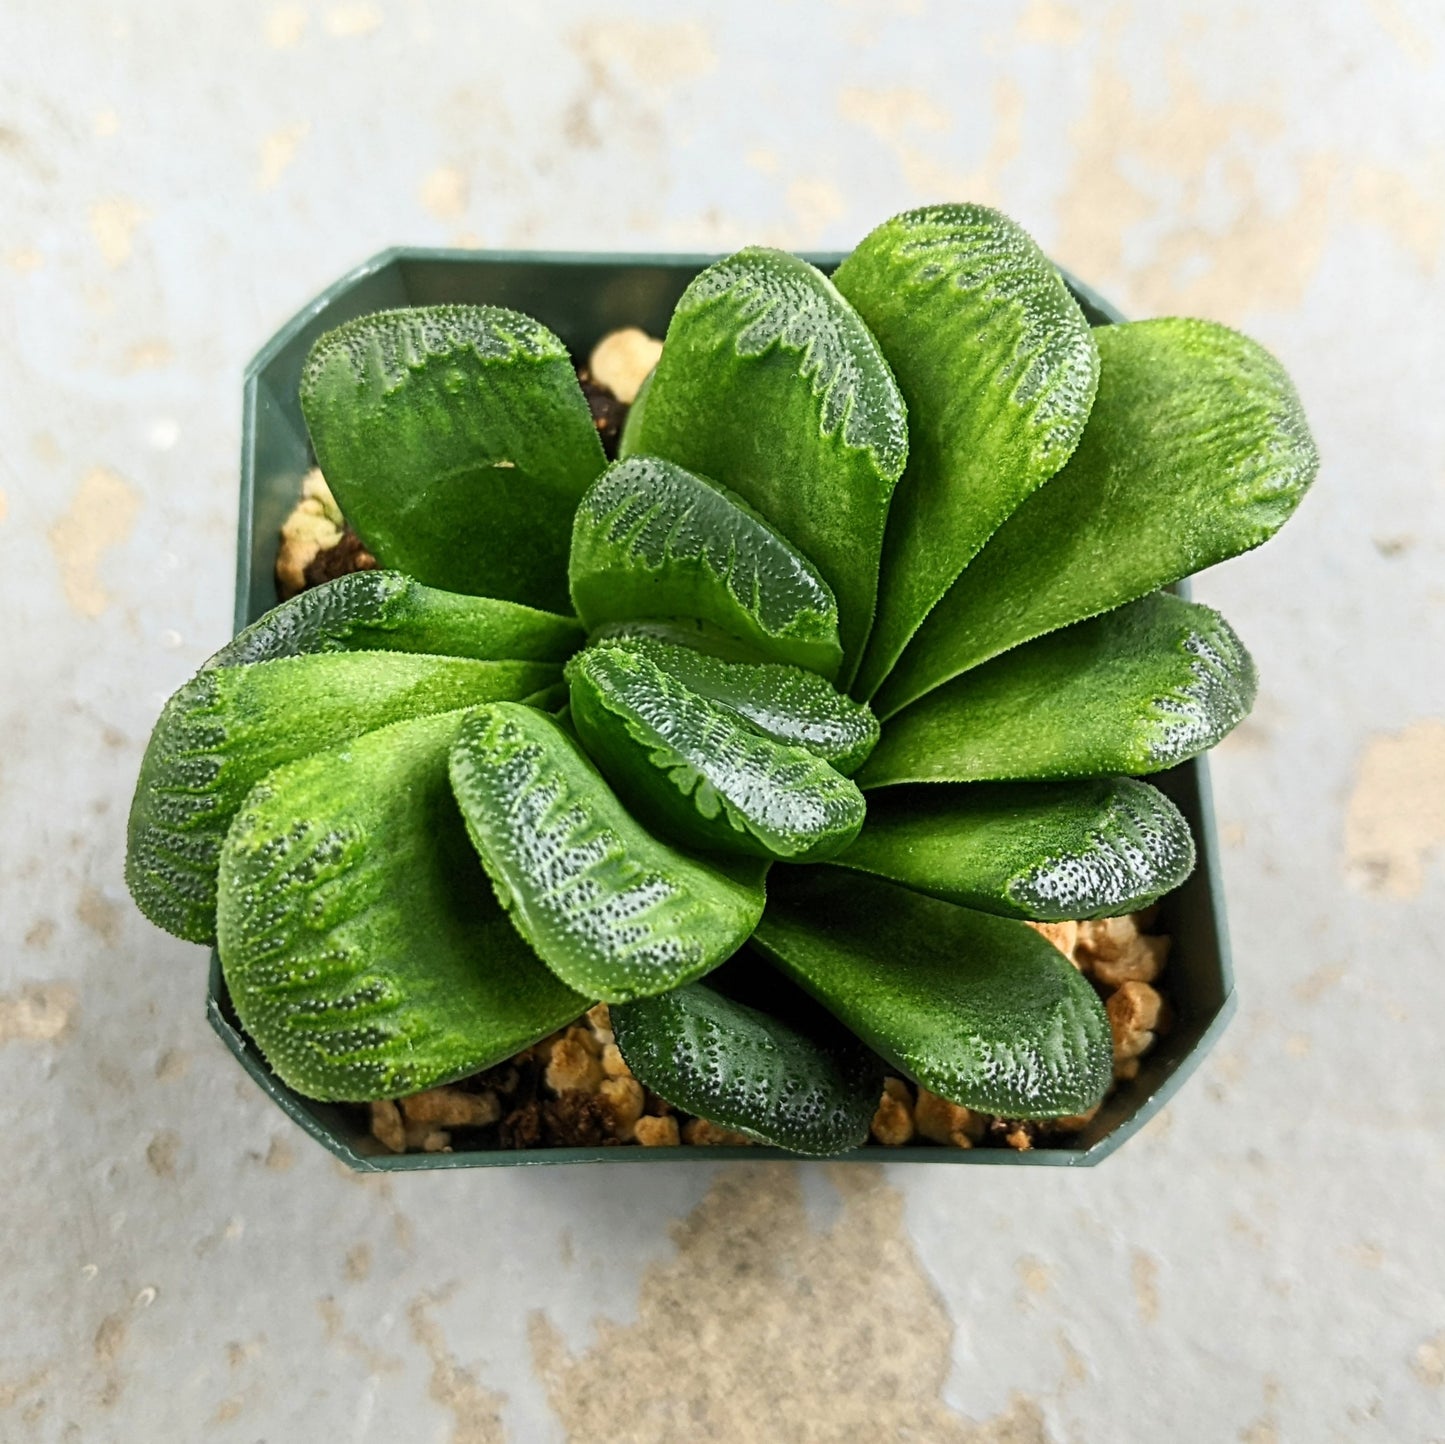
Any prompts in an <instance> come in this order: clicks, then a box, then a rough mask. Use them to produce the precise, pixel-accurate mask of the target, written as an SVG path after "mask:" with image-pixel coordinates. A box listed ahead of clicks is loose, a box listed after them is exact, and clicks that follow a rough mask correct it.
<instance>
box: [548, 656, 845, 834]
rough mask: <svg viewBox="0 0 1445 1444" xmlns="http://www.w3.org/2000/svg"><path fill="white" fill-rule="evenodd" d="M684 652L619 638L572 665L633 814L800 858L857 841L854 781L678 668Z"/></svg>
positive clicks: (594, 736)
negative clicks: (697, 687)
mask: <svg viewBox="0 0 1445 1444" xmlns="http://www.w3.org/2000/svg"><path fill="white" fill-rule="evenodd" d="M680 653H681V649H679V648H666V647H662V646H659V645H658V644H653V645H651V646H639V645H638V644H637V643H636V642H635V641H634V642H628V641H623V640H620V639H619V640H616V641H609V642H603V643H600V644H599V645H597V646H593V647H589V648H588V649H587V650H586V651H585V652H581V653H579V654H578V655H577V656H576V657H575V658H574V659H573V660H572V662H571V664H570V665H569V666H568V669H567V678H568V681H569V682H570V684H571V688H572V693H571V701H572V721H573V723H574V725H575V726H576V728H577V733H578V735H579V736H580V737H581V739H582V742H583V745H584V746H585V747H586V748H587V751H588V752H589V753H590V754H591V756H592V759H593V761H594V762H596V763H597V765H598V766H599V767H600V768H601V769H602V772H603V774H604V775H605V776H606V778H607V780H608V781H609V782H610V783H611V784H612V785H613V787H615V788H616V789H617V791H618V792H619V793H620V794H621V796H622V797H623V798H625V799H626V801H627V803H628V805H629V807H631V809H632V810H633V812H635V813H636V814H637V815H638V816H639V817H640V818H641V819H642V820H643V821H644V822H646V823H647V824H648V825H649V826H650V827H652V828H653V829H654V830H655V831H657V832H659V833H661V834H662V835H663V836H664V837H669V838H671V839H672V840H673V841H675V842H679V843H681V844H683V845H685V846H691V847H699V848H703V849H705V850H707V851H720V852H733V853H745V854H750V855H752V856H754V857H765V858H778V859H783V860H786V861H793V862H801V861H807V860H811V859H816V858H823V857H831V856H832V855H833V854H834V853H835V852H837V851H839V849H841V848H844V847H846V846H847V845H848V843H849V842H851V841H852V840H853V838H854V837H856V836H857V835H858V829H859V828H860V827H862V825H863V812H864V804H863V794H862V793H861V792H859V791H858V788H857V787H856V786H855V785H854V783H852V782H850V781H849V780H848V778H846V777H844V776H843V774H842V773H840V772H837V771H835V770H834V769H833V768H832V767H830V766H829V765H828V764H827V763H826V762H825V761H824V760H823V759H822V758H821V757H817V756H815V755H814V754H813V753H812V752H810V751H808V750H807V749H806V748H804V747H800V746H798V745H797V744H794V743H783V742H779V741H777V740H776V739H775V738H773V737H770V736H769V735H768V734H766V733H765V732H762V731H760V730H759V729H758V728H757V727H755V726H753V725H752V724H751V723H750V722H747V721H745V720H744V719H743V717H742V716H741V715H740V714H739V713H737V712H735V711H733V710H732V709H731V708H730V707H727V706H725V705H724V704H723V703H721V702H717V701H714V700H713V699H712V698H710V697H707V696H705V695H703V694H701V693H699V692H695V691H694V690H693V689H692V688H691V687H689V686H688V685H687V683H686V682H685V681H684V680H683V679H682V678H681V677H680V676H679V675H678V672H677V670H676V669H674V668H673V667H670V666H669V665H668V663H669V661H671V660H673V659H675V658H677V657H678V656H679V654H680ZM688 660H689V661H690V660H691V659H688ZM714 665H715V666H716V667H717V668H718V669H721V668H724V667H726V666H728V664H727V663H725V662H718V663H714ZM761 665H762V666H767V665H769V664H766V663H764V664H761ZM750 670H756V669H755V668H754V669H750ZM806 675H810V676H811V675H813V674H811V673H809V674H806ZM847 705H849V706H851V705H852V704H847Z"/></svg>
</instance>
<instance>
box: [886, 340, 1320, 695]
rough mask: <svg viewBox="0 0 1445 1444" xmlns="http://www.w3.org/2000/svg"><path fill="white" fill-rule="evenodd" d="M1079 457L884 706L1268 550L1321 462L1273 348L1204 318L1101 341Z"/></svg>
mask: <svg viewBox="0 0 1445 1444" xmlns="http://www.w3.org/2000/svg"><path fill="white" fill-rule="evenodd" d="M1094 334H1095V336H1096V338H1097V341H1098V346H1099V354H1100V360H1101V369H1100V373H1099V391H1098V395H1097V396H1096V398H1095V400H1094V409H1093V411H1092V412H1091V413H1090V415H1089V423H1088V426H1087V427H1086V428H1085V430H1084V435H1083V437H1082V439H1081V440H1080V442H1079V446H1078V449H1077V450H1076V451H1075V453H1074V455H1073V457H1072V458H1071V459H1070V460H1069V462H1068V464H1067V465H1066V466H1065V467H1064V469H1063V470H1062V471H1061V472H1060V473H1059V474H1058V475H1057V476H1056V477H1054V479H1053V480H1052V481H1050V482H1048V483H1047V484H1046V485H1044V486H1042V487H1040V488H1039V490H1038V491H1036V492H1035V493H1034V494H1033V495H1032V496H1031V497H1029V499H1028V500H1027V501H1025V502H1024V503H1023V505H1022V506H1020V507H1019V509H1018V510H1017V511H1016V512H1015V513H1014V514H1013V516H1011V517H1010V518H1009V520H1008V521H1007V522H1005V523H1004V524H1003V526H1001V527H1000V528H999V529H998V531H997V532H995V534H994V536H993V538H992V539H991V540H990V541H989V543H988V545H987V546H985V547H984V549H983V550H982V551H981V552H980V553H979V554H978V556H977V557H976V558H975V560H974V561H973V563H972V564H971V565H970V566H969V567H968V569H967V570H966V571H965V572H964V573H963V575H962V576H961V577H959V579H958V581H957V582H955V583H954V585H953V587H952V588H951V589H950V591H949V593H948V595H947V596H946V597H944V599H943V600H942V601H941V602H940V603H939V604H938V606H937V607H936V608H935V609H934V611H933V612H932V614H931V615H930V616H929V618H928V620H927V621H926V622H925V623H924V624H923V626H922V627H921V628H920V629H919V631H918V633H917V635H916V636H915V637H914V639H913V642H912V644H911V645H910V646H909V648H908V650H907V651H906V652H905V653H904V655H903V657H902V658H901V660H900V661H899V663H898V665H897V667H896V668H895V669H894V671H893V673H892V675H891V676H890V677H889V678H888V680H887V682H885V683H884V685H883V687H882V688H881V689H880V690H879V692H878V695H877V700H876V703H875V705H876V706H877V708H878V710H879V715H880V716H884V717H887V716H890V715H891V714H892V713H894V712H896V711H898V710H899V709H901V708H902V707H904V706H906V705H907V703H908V702H910V701H912V700H913V699H914V698H916V697H920V696H922V695H923V694H924V693H925V692H927V691H929V690H930V689H932V688H934V687H938V686H941V685H942V684H943V683H944V682H946V681H948V679H949V678H950V677H954V676H957V675H958V674H959V673H960V672H964V671H966V670H967V669H968V668H970V667H976V666H978V665H979V663H981V662H985V661H987V660H988V659H989V658H990V657H993V656H997V655H998V654H999V653H1000V652H1003V651H1006V650H1007V649H1008V648H1010V647H1013V646H1016V645H1018V644H1019V643H1020V642H1026V641H1028V640H1029V639H1030V638H1032V637H1037V636H1041V635H1043V634H1044V633H1045V632H1050V631H1053V630H1055V629H1056V628H1058V627H1063V626H1067V625H1069V624H1070V623H1071V622H1077V621H1080V620H1082V619H1083V618H1085V617H1091V616H1094V615H1096V614H1097V613H1099V612H1103V611H1107V610H1108V609H1109V608H1111V607H1117V606H1120V605H1121V604H1122V603H1124V602H1128V601H1132V600H1133V599H1134V598H1136V597H1140V596H1143V595H1145V594H1146V593H1148V592H1151V591H1154V590H1155V589H1156V588H1158V587H1162V586H1167V585H1168V584H1169V583H1171V582H1174V581H1177V580H1178V579H1179V578H1180V577H1183V576H1186V575H1188V574H1189V573H1190V572H1195V571H1198V570H1200V568H1202V567H1207V566H1212V565H1213V564H1214V563H1215V562H1220V561H1223V560H1225V559H1226V558H1227V557H1232V556H1235V555H1236V554H1237V553H1239V552H1243V551H1247V550H1249V548H1251V547H1255V546H1258V545H1259V544H1260V543H1261V542H1264V541H1267V540H1268V539H1269V538H1270V537H1271V536H1273V535H1274V533H1275V532H1276V531H1278V530H1279V528H1280V527H1281V526H1283V525H1284V523H1285V521H1286V520H1287V519H1288V518H1289V516H1290V515H1291V514H1292V513H1293V512H1294V509H1295V507H1296V506H1297V505H1298V504H1299V501H1300V498H1301V497H1302V496H1303V495H1304V493H1305V491H1306V489H1307V488H1308V487H1309V485H1310V483H1311V482H1312V481H1313V480H1314V476H1315V472H1316V470H1317V469H1318V466H1319V455H1318V453H1317V451H1316V450H1315V444H1314V441H1313V439H1312V438H1311V436H1310V433H1309V427H1308V425H1307V423H1306V421H1305V417H1304V412H1303V410H1302V408H1301V406H1300V401H1299V397H1298V396H1297V395H1296V394H1295V389H1294V387H1293V385H1292V384H1291V383H1290V380H1289V377H1288V376H1286V375H1285V372H1284V369H1283V368H1282V367H1281V366H1280V364H1279V363H1278V362H1277V361H1276V360H1275V359H1274V357H1272V356H1271V355H1270V354H1269V353H1268V352H1267V351H1265V350H1264V348H1263V347H1261V346H1259V345H1258V344H1257V343H1256V342H1254V341H1251V340H1249V339H1248V338H1247V337H1245V336H1241V335H1239V334H1238V333H1237V332H1235V331H1231V330H1229V329H1228V328H1227V327H1224V326H1219V325H1215V324H1214V323H1213V322H1209V321H1185V320H1160V321H1135V322H1129V323H1127V324H1124V325H1120V326H1106V327H1103V328H1102V329H1100V330H1098V331H1096V332H1095V333H1094Z"/></svg>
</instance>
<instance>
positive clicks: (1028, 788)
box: [834, 777, 1194, 921]
mask: <svg viewBox="0 0 1445 1444" xmlns="http://www.w3.org/2000/svg"><path fill="white" fill-rule="evenodd" d="M834 861H836V862H837V863H838V864H839V865H840V866H842V867H851V868H856V869H858V870H859V871H860V872H870V873H875V874H877V875H878V876H879V877H886V878H888V879H890V880H891V881H893V882H898V883H902V884H903V885H904V886H905V887H909V888H912V889H913V890H914V891H915V892H926V893H928V894H930V895H931V896H933V897H940V898H943V899H945V900H946V901H948V902H954V903H959V904H961V905H962V906H964V907H971V908H978V909H979V910H980V911H982V912H989V913H999V914H1001V915H1003V916H1005V917H1016V918H1036V919H1043V920H1050V921H1054V920H1059V919H1064V918H1095V917H1116V916H1119V915H1121V914H1123V913H1130V912H1134V911H1136V910H1137V909H1139V908H1142V907H1145V906H1147V905H1148V904H1149V903H1151V902H1153V901H1154V900H1155V899H1156V898H1159V897H1162V896H1163V895H1164V894H1165V893H1166V892H1169V891H1171V890H1172V889H1173V888H1176V887H1178V886H1179V885H1180V883H1182V882H1183V881H1184V879H1185V878H1187V877H1188V876H1189V874H1190V872H1191V871H1193V868H1194V839H1193V838H1192V837H1191V836H1190V833H1189V824H1188V823H1187V822H1185V820H1184V818H1183V817H1182V816H1181V815H1180V812H1179V809H1178V808H1177V807H1175V806H1174V804H1173V803H1172V802H1170V801H1169V799H1168V798H1167V797H1165V796H1164V794H1163V793H1162V792H1160V791H1159V789H1158V788H1156V787H1151V786H1149V784H1148V783H1147V782H1138V781H1136V780H1135V779H1133V778H1131V777H1103V778H1097V779H1089V780H1086V781H1080V782H999V783H988V782H979V783H971V784H969V785H967V786H962V787H950V786H937V785H934V786H930V787H922V788H890V789H888V790H886V791H884V792H881V793H879V794H877V795H876V796H875V797H874V798H873V800H872V802H871V803H870V804H869V808H868V822H867V825H866V826H865V827H864V829H863V832H862V834H861V835H860V836H859V838H858V840H857V841H856V842H855V843H854V844H853V845H852V846H851V847H849V848H848V849H847V850H846V851H845V852H843V853H842V854H841V855H839V856H838V857H837V858H835V859H834Z"/></svg>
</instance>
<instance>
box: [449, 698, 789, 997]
mask: <svg viewBox="0 0 1445 1444" xmlns="http://www.w3.org/2000/svg"><path fill="white" fill-rule="evenodd" d="M451 777H452V788H453V790H454V791H455V793H456V796H457V800H458V802H460V804H461V809H462V815H463V817H465V818H466V822H467V829H468V831H469V832H470V833H471V836H472V841H473V843H474V844H475V845H476V849H477V851H478V852H479V853H480V854H481V858H482V863H483V865H484V866H485V867H486V870H487V872H488V874H489V875H490V877H491V879H492V883H493V886H494V887H495V888H496V890H497V896H498V897H499V898H500V899H501V902H502V905H503V907H505V908H506V909H508V911H509V913H510V915H511V918H512V921H513V923H514V924H515V925H516V927H517V930H518V932H520V933H521V935H522V936H523V937H524V938H526V940H527V941H528V942H529V943H531V945H532V946H533V947H534V948H535V949H536V950H537V953H538V955H539V956H540V957H541V958H542V961H543V962H545V963H546V964H547V966H548V967H549V968H551V969H552V971H553V972H554V973H556V974H557V976H558V977H560V978H561V979H562V980H563V982H565V983H567V984H569V985H570V986H571V987H574V988H576V989H578V991H579V992H583V993H586V994H587V996H588V997H589V998H601V999H602V1000H603V1001H605V1002H609V1003H621V1002H627V1001H629V1000H630V999H632V998H640V997H647V996H649V995H650V994H653V993H660V992H665V991H666V990H667V989H668V988H675V987H677V986H678V984H680V983H686V982H690V981H691V980H692V979H694V978H698V977H701V976H702V974H703V973H706V972H708V971H709V970H710V969H712V968H715V967H716V966H717V965H718V964H719V963H721V962H723V961H724V960H725V959H727V958H728V957H730V956H731V955H732V954H733V953H734V952H736V951H737V950H738V948H740V947H741V946H742V944H743V943H744V942H746V941H747V938H748V934H749V933H751V932H752V930H753V928H754V927H755V926H756V925H757V920H758V918H759V917H760V916H761V915H762V911H763V897H764V895H763V875H764V872H765V871H766V869H765V867H764V866H763V865H762V864H760V863H758V862H756V861H754V860H752V859H737V860H727V861H724V860H721V859H719V860H715V861H703V860H702V859H699V858H693V857H689V856H687V855H686V854H685V853H681V852H678V851H675V850H674V849H673V848H670V847H668V846H667V845H666V844H665V843H662V842H659V841H658V840H657V839H656V838H655V837H653V836H652V835H651V833H649V832H647V831H646V830H645V829H644V828H643V827H642V826H641V824H640V823H638V822H637V821H635V820H634V819H633V818H632V816H631V815H630V814H629V813H628V811H627V809H626V808H625V807H623V805H622V804H621V803H620V802H619V801H618V800H617V798H616V797H615V796H614V795H613V793H612V790H611V789H610V788H609V787H608V786H607V784H606V782H604V781H603V779H602V777H601V775H600V774H599V773H598V772H597V770H596V768H595V767H593V765H592V764H591V762H589V761H588V760H587V758H586V756H585V755H584V754H583V753H582V751H581V749H580V748H579V747H578V746H577V744H576V743H575V742H574V741H573V740H572V738H571V737H570V736H569V735H568V734H567V733H566V732H565V731H564V730H563V729H562V727H561V726H560V725H559V724H558V723H557V722H555V721H554V720H553V719H552V718H550V717H548V716H546V715H545V714H544V713H542V712H538V711H536V710H535V709H533V708H530V707H522V706H517V705H515V704H511V703H502V704H499V705H497V706H494V707H483V708H480V709H478V711H477V713H476V714H475V715H474V717H473V718H472V719H471V721H469V722H468V723H467V725H466V726H465V727H464V728H463V729H462V732H461V735H460V736H459V737H458V738H457V741H456V745H455V747H454V748H453V749H452V761H451Z"/></svg>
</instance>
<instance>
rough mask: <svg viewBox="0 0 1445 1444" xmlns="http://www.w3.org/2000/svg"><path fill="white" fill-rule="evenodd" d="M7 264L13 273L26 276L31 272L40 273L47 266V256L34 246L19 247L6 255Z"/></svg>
mask: <svg viewBox="0 0 1445 1444" xmlns="http://www.w3.org/2000/svg"><path fill="white" fill-rule="evenodd" d="M5 264H6V265H7V266H9V267H10V269H11V270H12V271H15V272H17V273H18V274H19V275H22V276H24V275H27V274H28V273H29V272H31V271H38V270H39V269H40V268H41V266H43V265H44V264H45V256H44V255H43V254H42V253H41V252H40V251H37V250H36V249H35V247H34V246H17V247H16V248H15V249H14V250H13V251H7V252H6V253H5Z"/></svg>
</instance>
